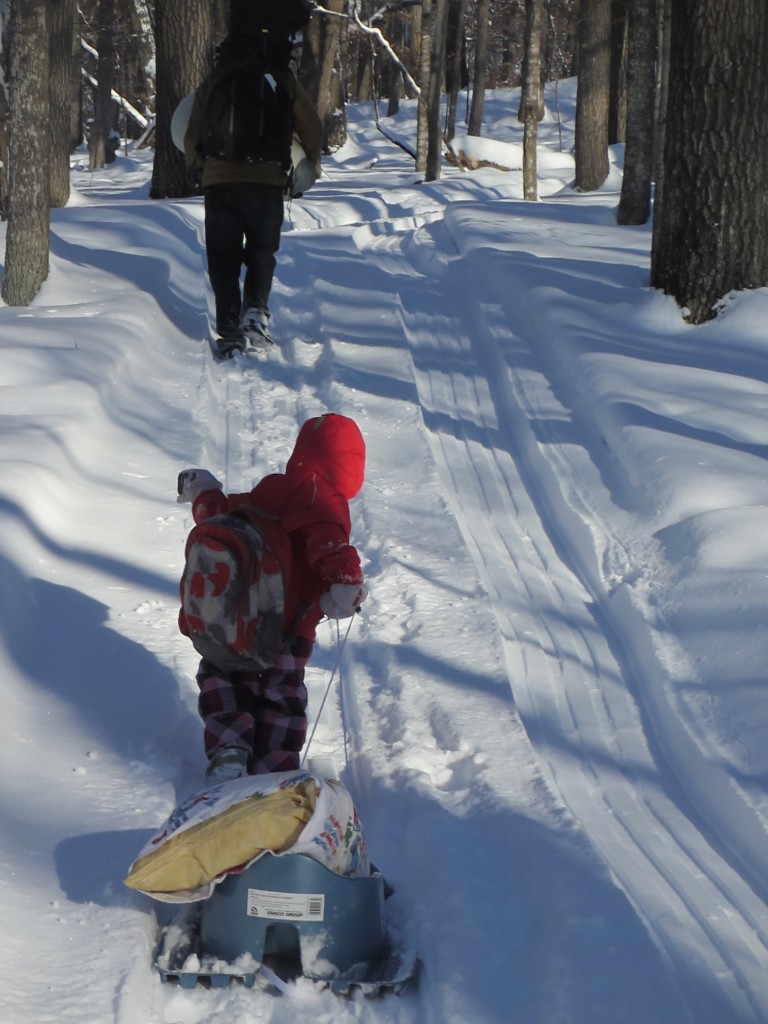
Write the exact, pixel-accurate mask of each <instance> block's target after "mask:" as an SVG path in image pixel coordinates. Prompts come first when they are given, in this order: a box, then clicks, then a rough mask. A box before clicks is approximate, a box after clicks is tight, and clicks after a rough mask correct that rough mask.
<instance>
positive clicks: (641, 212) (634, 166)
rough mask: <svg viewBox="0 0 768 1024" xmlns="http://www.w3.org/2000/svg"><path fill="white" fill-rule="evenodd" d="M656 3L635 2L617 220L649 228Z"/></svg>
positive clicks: (630, 32) (631, 20)
mask: <svg viewBox="0 0 768 1024" xmlns="http://www.w3.org/2000/svg"><path fill="white" fill-rule="evenodd" d="M655 55H656V21H655V12H654V0H631V7H630V11H629V54H628V61H627V141H626V146H625V149H624V178H623V180H622V183H621V200H620V201H619V209H618V214H617V220H618V222H619V224H645V223H646V221H647V220H648V218H649V217H650V214H651V182H652V180H653V157H654V138H655V132H654V123H653V122H654V94H655V87H656V73H655V70H654V58H655Z"/></svg>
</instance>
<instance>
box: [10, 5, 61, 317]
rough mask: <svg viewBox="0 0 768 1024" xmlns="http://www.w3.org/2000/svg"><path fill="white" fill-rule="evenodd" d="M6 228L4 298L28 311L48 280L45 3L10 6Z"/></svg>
mask: <svg viewBox="0 0 768 1024" xmlns="http://www.w3.org/2000/svg"><path fill="white" fill-rule="evenodd" d="M10 65H11V67H10V72H11V74H10V78H11V116H10V124H9V154H8V160H9V165H10V166H9V190H8V228H7V235H6V245H5V277H4V278H3V288H2V296H3V299H4V300H5V302H6V303H7V304H8V305H9V306H28V305H29V303H30V302H31V301H32V299H34V297H35V296H36V295H37V293H38V291H39V290H40V286H41V285H42V283H43V281H44V280H45V279H46V277H47V276H48V231H49V228H48V222H49V200H48V167H47V162H48V147H49V118H48V100H49V94H48V73H49V66H50V55H49V26H48V0H12V3H11V60H10Z"/></svg>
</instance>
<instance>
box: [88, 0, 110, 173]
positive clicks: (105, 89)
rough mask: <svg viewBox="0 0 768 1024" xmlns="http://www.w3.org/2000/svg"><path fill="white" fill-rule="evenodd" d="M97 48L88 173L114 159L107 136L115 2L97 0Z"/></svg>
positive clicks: (108, 134)
mask: <svg viewBox="0 0 768 1024" xmlns="http://www.w3.org/2000/svg"><path fill="white" fill-rule="evenodd" d="M96 48H97V50H98V52H99V60H98V69H97V71H96V96H95V99H94V104H93V106H94V110H93V124H92V125H91V135H90V138H89V139H88V157H89V166H90V169H91V170H95V169H96V168H98V167H104V166H105V165H106V164H107V163H111V162H112V160H113V159H114V150H113V149H112V148H111V144H110V135H111V132H112V125H113V121H114V118H113V107H112V87H113V84H114V78H115V0H99V31H98V36H97V44H96ZM110 154H111V156H110Z"/></svg>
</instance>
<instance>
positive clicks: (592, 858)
mask: <svg viewBox="0 0 768 1024" xmlns="http://www.w3.org/2000/svg"><path fill="white" fill-rule="evenodd" d="M573 98H574V88H573V83H572V82H570V83H561V84H560V89H559V95H558V97H557V103H555V98H554V96H553V95H552V94H550V95H549V96H548V103H549V114H548V117H547V119H546V120H545V121H544V122H542V125H541V126H540V129H539V144H540V148H541V151H542V152H547V153H548V154H550V155H549V157H548V158H547V159H546V160H541V161H540V163H539V173H540V182H539V195H540V199H539V201H538V202H535V203H526V202H524V201H523V199H522V180H521V174H520V172H518V171H512V172H509V173H504V172H501V171H499V170H495V169H492V168H485V169H482V170H477V171H474V172H471V173H466V172H461V171H459V170H456V169H453V168H450V167H446V168H445V170H444V175H443V178H442V180H441V181H439V182H432V183H429V184H421V183H419V182H418V181H417V177H416V175H415V173H414V169H413V165H412V163H411V162H409V159H408V157H407V156H406V154H405V153H404V152H403V151H402V150H401V149H399V148H397V147H395V146H393V145H392V144H391V143H390V142H389V141H388V140H387V139H385V138H384V136H383V135H381V134H380V133H378V132H377V131H376V130H375V127H374V126H373V116H372V110H371V108H370V107H368V106H360V107H357V108H352V109H351V110H350V118H351V125H350V140H349V142H348V143H347V145H346V146H345V147H344V149H343V150H342V151H341V152H340V153H338V154H336V156H335V157H333V158H329V159H327V160H326V161H325V174H324V177H323V179H322V180H321V181H320V182H318V184H317V185H316V186H315V188H314V189H313V190H312V192H311V193H310V194H308V195H307V196H306V197H305V199H303V200H302V201H300V202H298V201H295V202H293V203H292V204H291V206H290V207H289V208H287V218H286V225H285V231H284V237H283V245H282V249H281V252H280V254H279V261H278V272H277V279H276V284H275V288H274V292H273V303H272V306H273V322H272V323H273V329H274V333H275V336H276V337H277V339H278V349H277V351H276V352H275V353H273V354H272V355H270V356H269V357H268V358H266V359H264V358H258V357H257V358H252V359H251V358H249V359H245V358H240V359H238V360H236V361H234V362H233V363H231V364H214V363H213V362H212V360H211V357H210V354H209V349H208V345H207V343H206V338H207V334H208V319H209V316H210V310H211V296H210V291H209V288H208V283H207V279H206V276H205V255H204V247H203V222H202V205H201V202H200V200H198V199H189V200H178V201H171V202H150V201H149V200H148V198H147V195H148V184H149V178H150V174H151V154H150V153H147V152H140V151H135V150H133V151H130V152H129V153H128V155H127V156H126V155H125V154H124V152H122V151H121V155H120V156H119V158H118V160H117V162H116V164H115V165H114V166H112V167H111V168H109V169H107V170H105V171H99V172H95V173H90V172H89V171H88V169H87V165H86V162H85V160H84V158H83V157H82V156H78V157H77V158H76V159H75V160H74V162H73V172H72V173H73V186H74V192H73V197H72V201H71V202H70V204H69V205H68V207H67V208H66V209H64V210H58V211H54V212H53V214H52V232H51V251H52V256H51V273H50V276H49V278H48V280H47V281H46V283H45V285H44V286H43V288H42V290H41V292H40V294H39V296H38V298H37V299H36V300H35V302H34V303H33V305H32V306H31V307H30V308H7V307H4V308H2V309H0V348H1V349H2V353H1V355H0V359H1V360H2V371H1V372H0V387H1V388H2V391H1V393H0V462H1V465H2V482H3V486H2V497H0V523H1V526H0V673H1V678H2V680H3V684H2V691H3V714H2V718H1V719H0V773H1V777H2V787H1V788H0V821H1V822H2V828H1V829H0V905H1V906H2V919H3V929H2V938H0V965H1V966H0V1019H2V1021H3V1022H4V1024H48V1022H54V1021H55V1022H57V1024H61V1022H63V1021H73V1022H76V1024H107V1022H114V1024H181V1022H184V1024H213V1022H218V1021H226V1022H227V1024H246V1022H253V1021H264V1022H273V1024H283V1022H287V1021H291V1022H297V1024H302V1022H310V1021H312V1022H313V1024H344V1022H347V1021H361V1022H363V1024H383V1022H384V1021H392V1022H397V1024H468V1022H471V1024H506V1022H508V1021H515V1022H516V1024H534V1022H535V1024H539V1022H547V1024H614V1022H618V1021H621V1022H623V1024H684V1022H691V1024H736V1022H738V1024H744V1022H764V1021H766V1020H768V983H766V980H765V979H766V970H767V969H768V912H767V908H766V898H767V895H768V894H767V892H766V883H765V864H766V863H767V862H768V834H767V832H766V823H767V821H768V801H767V799H766V779H767V778H768V753H766V749H767V748H766V743H765V736H766V729H767V728H768V703H767V702H766V700H765V687H766V678H765V672H766V668H765V666H766V633H765V627H764V623H765V621H766V618H767V617H768V588H767V587H766V579H767V578H768V541H766V529H765V523H766V504H767V503H768V476H767V475H766V473H765V456H766V450H767V449H766V444H767V443H768V428H766V421H767V420H766V412H767V411H768V374H767V373H766V369H765V368H766V358H765V357H766V349H767V348H768V339H767V338H766V333H765V323H766V322H767V321H766V314H767V313H768V293H767V292H766V290H765V289H762V290H757V291H751V292H744V293H740V294H735V295H732V296H728V297H727V298H726V301H725V303H724V310H723V313H722V314H721V315H720V316H719V317H718V318H717V320H715V321H713V322H710V323H708V324H706V325H704V326H701V327H691V326H689V325H688V324H686V323H685V322H684V320H683V319H682V318H681V316H680V312H679V310H678V309H677V308H676V306H675V304H674V302H673V300H672V299H671V298H669V297H667V296H664V295H662V294H659V293H657V292H654V291H652V290H650V288H649V287H648V278H649V250H650V225H648V226H644V227H636V228H627V227H618V226H617V225H616V220H615V211H616V207H617V204H618V199H619V194H618V190H619V188H620V181H621V152H620V149H619V148H616V149H615V150H613V151H612V154H611V156H612V166H611V174H610V176H609V179H608V181H607V182H606V185H605V186H604V187H603V188H602V189H601V190H600V191H599V192H596V193H589V194H579V193H576V192H575V191H574V190H573V189H572V187H571V184H570V182H571V175H572V170H569V164H570V163H571V160H570V151H571V149H572V144H573ZM516 111H517V95H516V94H514V93H512V92H505V91H499V92H497V93H493V94H490V95H489V98H488V101H487V104H486V121H487V125H488V127H487V130H486V135H487V136H488V137H489V138H491V139H493V140H495V141H496V142H498V143H499V145H500V146H510V145H518V146H519V144H520V142H521V131H522V126H520V125H519V124H518V123H517V121H516V119H515V114H516ZM558 113H559V118H560V120H558ZM392 131H393V132H394V133H396V134H397V135H398V136H399V137H401V138H407V139H409V140H410V141H411V142H413V140H414V137H415V111H414V108H413V105H412V104H409V103H405V104H403V109H402V112H401V113H400V114H399V115H398V117H397V119H396V121H395V123H394V124H393V125H392ZM561 139H562V152H561ZM558 154H560V155H558ZM323 410H335V411H339V412H342V413H345V414H346V415H350V416H353V417H355V418H356V419H357V421H358V423H359V424H360V426H361V429H362V430H363V433H364V435H365V437H366V440H367V444H368V474H367V481H366V484H365V486H364V488H363V490H362V492H361V495H360V496H359V497H358V498H357V499H355V502H354V503H353V522H354V534H353V538H354V541H355V543H356V544H357V545H358V547H359V549H360V551H361V552H362V555H363V558H364V561H365V566H366V575H367V582H368V584H369V586H370V591H371V594H370V598H369V599H368V601H367V602H366V605H365V609H364V614H363V615H362V616H360V617H359V618H358V619H357V620H356V621H355V623H354V624H353V626H352V630H351V632H350V635H349V638H348V640H347V641H346V643H345V644H344V646H343V650H342V655H341V658H340V659H339V655H338V638H337V637H336V634H335V631H334V630H333V629H332V628H330V627H328V626H322V627H321V632H320V636H319V644H318V647H317V649H316V653H315V656H314V658H313V663H312V666H311V669H310V671H309V673H308V683H309V686H310V716H311V724H314V719H313V717H312V716H313V715H315V714H316V713H317V709H318V708H319V707H320V705H321V702H322V699H323V694H324V692H325V689H326V687H327V686H328V685H329V682H330V685H331V697H330V699H329V700H328V701H327V703H326V705H325V707H324V709H323V714H322V717H321V718H320V720H319V722H318V724H317V732H316V735H315V738H314V740H313V743H312V747H311V750H310V752H309V757H310V758H315V759H318V758H320V759H322V758H328V759H333V760H334V761H335V763H336V764H337V765H338V766H339V768H340V770H341V775H342V778H343V779H344V781H345V782H346V783H347V785H348V787H349V788H350V790H351V792H352V794H353V796H354V798H355V801H356V803H357V806H358V809H359V811H360V814H361V817H362V820H363V822H364V824H365V827H366V834H367V837H368V842H369V848H370V852H371V855H372V857H373V860H374V862H375V863H376V864H377V866H378V867H379V868H380V869H381V870H382V871H383V872H384V874H385V875H386V877H387V879H388V881H389V882H390V883H391V884H392V885H393V886H394V888H395V890H396V891H395V895H394V896H393V897H392V898H391V900H390V901H389V911H388V913H389V919H390V925H391V928H392V930H393V932H394V934H395V935H397V936H400V938H401V939H402V941H404V942H407V943H410V944H412V945H413V946H415V947H416V948H417V950H418V952H419V955H420V956H421V958H422V961H423V968H422V972H421V976H420V978H419V982H418V985H417V986H415V987H414V988H413V989H412V990H410V991H408V992H407V993H405V994H403V995H402V996H400V997H391V996H389V997H385V998H384V999H381V1000H366V999H363V998H362V997H351V998H348V999H340V998H337V997H335V996H333V995H332V994H331V993H330V992H328V991H319V990H317V988H316V987H315V986H313V985H311V984H310V983H304V984H301V985H298V986H294V988H293V990H292V991H289V993H288V994H287V995H280V994H277V993H276V992H274V991H261V990H259V989H254V990H248V989H245V988H243V987H242V986H239V985H233V986H231V987H230V988H228V989H225V990H207V989H203V988H198V989H194V990H191V991H187V990H182V989H180V988H177V987H174V986H172V985H163V984H162V983H161V982H160V980H159V977H158V975H157V973H156V971H155V970H154V969H153V967H152V953H153V947H154V943H155V940H156V936H157V929H158V924H159V923H163V922H164V921H165V920H166V919H167V918H166V917H164V916H163V915H164V913H165V911H164V910H163V908H162V907H160V906H155V905H154V904H153V903H152V902H151V901H150V900H148V899H146V898H144V897H142V896H139V895H137V894H134V893H132V892H130V891H129V890H127V889H126V888H125V887H124V886H123V884H122V880H123V878H124V877H125V874H126V871H127V868H128V866H129V864H130V863H131V861H132V860H133V859H134V857H135V856H136V854H137V853H138V851H139V850H140V848H141V847H142V845H143V844H144V842H145V841H146V839H147V838H148V837H149V835H150V834H151V833H152V832H153V831H154V830H155V828H156V827H157V826H158V824H159V823H160V822H161V821H163V820H164V818H165V817H166V816H167V814H168V813H169V812H170V810H172V808H173V807H174V806H175V804H176V803H177V802H178V800H179V799H180V798H181V797H183V796H185V795H186V794H187V793H189V792H190V789H193V788H194V787H195V786H196V785H198V784H199V783H201V782H202V777H203V772H204V760H203V753H202V737H201V725H200V722H199V720H198V718H197V712H196V690H195V684H194V671H195V667H196V662H197V659H196V656H195V654H194V651H193V650H192V648H191V646H190V645H189V643H188V642H187V641H186V640H185V639H184V638H183V637H182V636H180V635H179V634H178V632H177V630H176V625H175V620H176V613H177V584H178V577H179V574H180V570H181V559H182V551H183V543H184V539H185V536H186V532H187V530H188V528H189V526H190V515H189V508H188V506H179V505H177V504H176V503H175V480H176V474H177V473H178V471H179V470H180V469H183V468H185V467H187V466H206V467H208V468H210V469H211V470H212V471H213V472H214V473H215V474H216V475H217V476H218V477H219V478H220V479H223V480H224V482H225V485H226V486H227V488H230V489H244V488H246V487H248V486H250V485H251V483H252V482H254V481H255V480H256V479H258V478H259V476H260V475H262V474H263V473H265V472H267V471H270V470H272V469H275V468H280V467H282V466H283V465H284V463H285V461H286V459H287V457H288V455H289V453H290V451H291V448H292V445H293V441H294V439H295V436H296V433H297V430H298V427H299V425H300V424H301V423H302V422H303V421H304V420H305V419H306V418H308V417H309V416H312V415H315V414H317V413H319V412H321V411H323ZM337 661H338V662H339V669H338V671H335V666H336V665H337ZM291 995H293V996H295V997H296V998H290V996H291Z"/></svg>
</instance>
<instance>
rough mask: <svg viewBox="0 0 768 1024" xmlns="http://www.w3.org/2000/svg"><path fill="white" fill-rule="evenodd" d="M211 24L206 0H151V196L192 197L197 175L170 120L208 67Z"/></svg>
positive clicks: (210, 56) (209, 8) (209, 9)
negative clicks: (154, 82) (153, 100)
mask: <svg viewBox="0 0 768 1024" xmlns="http://www.w3.org/2000/svg"><path fill="white" fill-rule="evenodd" d="M212 33H213V26H212V19H211V4H210V3H209V2H206V0H156V2H155V39H156V47H157V100H156V103H157V119H156V127H155V160H154V164H153V167H152V185H151V188H150V192H149V194H150V197H151V198H152V199H170V198H179V197H182V196H193V195H196V194H197V193H198V192H199V191H200V189H199V186H198V183H197V176H196V174H195V173H194V172H193V171H191V170H189V169H188V168H187V167H186V165H185V163H184V156H183V154H182V153H180V152H179V150H178V149H176V147H175V146H174V144H173V140H172V139H171V118H172V117H173V113H174V111H175V110H176V107H177V106H178V105H179V103H180V102H181V100H182V99H183V98H184V97H185V96H187V95H188V94H189V93H190V92H194V90H195V89H196V88H197V87H198V85H199V84H200V83H201V81H202V80H203V78H205V76H206V74H207V73H208V72H209V71H210V69H211V60H212V56H213V54H212V39H213V36H212Z"/></svg>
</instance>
